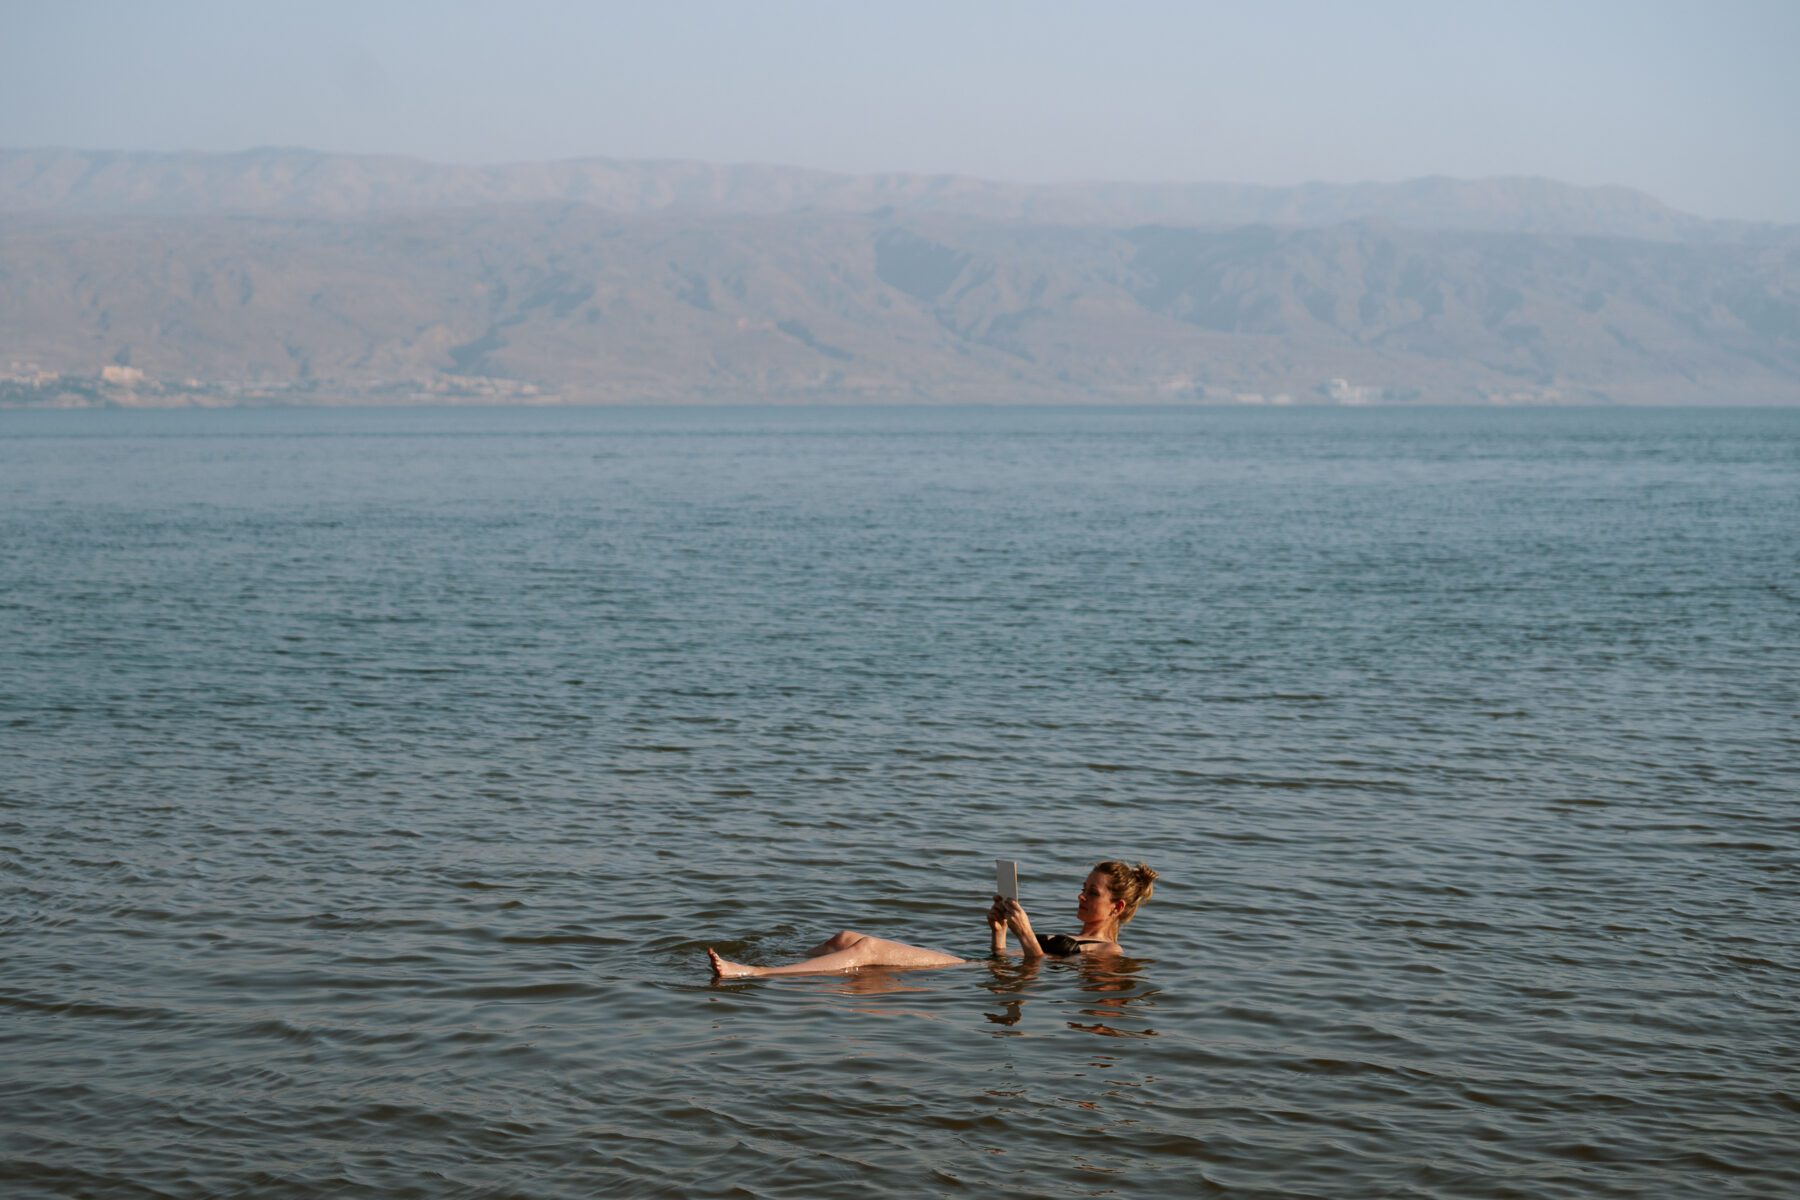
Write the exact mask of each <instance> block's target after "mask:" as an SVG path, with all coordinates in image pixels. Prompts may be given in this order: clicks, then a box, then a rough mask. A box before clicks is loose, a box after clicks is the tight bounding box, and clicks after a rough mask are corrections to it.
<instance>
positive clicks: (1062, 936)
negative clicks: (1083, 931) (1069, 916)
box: [1037, 933, 1106, 958]
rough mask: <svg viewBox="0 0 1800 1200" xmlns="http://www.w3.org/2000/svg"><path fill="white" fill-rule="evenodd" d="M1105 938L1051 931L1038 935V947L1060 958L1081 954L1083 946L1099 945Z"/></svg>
mask: <svg viewBox="0 0 1800 1200" xmlns="http://www.w3.org/2000/svg"><path fill="white" fill-rule="evenodd" d="M1105 940H1106V939H1104V938H1078V937H1070V936H1069V935H1068V934H1066V933H1050V934H1042V933H1040V934H1039V935H1038V940H1037V942H1038V948H1039V949H1040V950H1042V951H1043V952H1044V953H1045V954H1054V955H1055V956H1056V957H1058V958H1066V957H1068V956H1069V955H1071V954H1080V953H1081V948H1082V947H1083V946H1098V945H1099V944H1100V943H1101V942H1103V941H1105Z"/></svg>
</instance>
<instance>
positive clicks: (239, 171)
mask: <svg viewBox="0 0 1800 1200" xmlns="http://www.w3.org/2000/svg"><path fill="white" fill-rule="evenodd" d="M546 202H550V203H555V202H563V203H578V204H587V205H592V206H593V207H596V208H600V209H603V210H605V211H606V212H609V213H614V214H618V215H644V214H649V213H657V212H669V211H675V212H682V213H687V214H692V215H701V214H705V215H735V216H745V215H772V214H778V213H795V212H804V211H815V212H836V213H877V212H885V213H887V214H888V215H893V216H900V217H914V216H925V215H954V216H965V217H978V218H983V219H986V220H991V221H1022V222H1027V223H1033V224H1050V225H1101V226H1111V227H1119V226H1131V225H1182V226H1233V225H1247V224H1272V225H1283V226H1328V225H1338V224H1342V223H1344V222H1346V221H1361V220H1379V221H1384V222H1387V223H1390V224H1393V225H1397V226H1400V227H1403V228H1412V229H1459V230H1468V231H1485V232H1496V233H1544V234H1572V235H1597V236H1609V237H1628V238H1639V239H1649V240H1659V241H1708V242H1710V241H1740V240H1745V239H1752V240H1754V239H1758V238H1766V237H1778V238H1782V237H1785V238H1787V239H1788V240H1789V242H1790V244H1791V242H1792V240H1793V238H1794V232H1795V231H1794V230H1793V229H1791V228H1788V229H1785V230H1784V229H1783V228H1781V227H1771V226H1759V225H1750V224H1745V223H1740V222H1726V221H1708V220H1703V219H1701V218H1699V217H1695V216H1691V215H1688V214H1686V213H1681V212H1677V211H1676V210H1674V209H1671V208H1669V207H1667V206H1666V205H1664V204H1661V203H1659V202H1658V201H1656V200H1654V199H1652V198H1651V197H1649V196H1646V195H1644V194H1643V193H1641V192H1636V191H1632V190H1630V189H1627V188H1618V187H1600V188H1582V187H1571V186H1569V185H1568V184H1563V183H1557V182H1554V181H1552V180H1548V179H1522V178H1504V179H1480V180H1458V179H1448V178H1443V177H1434V178H1428V179H1415V180H1410V181H1407V182H1403V183H1358V184H1328V183H1310V184H1303V185H1300V186H1297V187H1258V186H1250V185H1243V184H1223V183H1068V184H1020V183H1003V182H995V181H992V180H983V179H974V178H968V177H964V176H954V175H901V174H887V175H841V174H833V173H831V172H826V171H811V170H803V169H800V168H796V167H780V166H754V165H751V166H744V165H739V166H716V165H712V164H708V163H697V162H633V161H622V160H615V159H603V158H588V159H573V160H568V161H562V162H549V163H515V164H508V165H502V166H458V165H447V164H440V163H431V162H424V161H420V160H418V159H411V158H400V157H374V156H358V155H346V154H322V153H319V152H316V151H312V150H303V149H283V148H273V149H259V150H247V151H243V152H241V153H237V154H141V153H123V152H110V151H89V150H65V149H36V150H0V213H25V212H36V213H62V214H73V213H84V214H95V215H98V214H139V215H186V216H196V215H208V214H225V213H281V214H291V215H302V214H311V215H354V214H368V213H381V212H394V211H401V210H414V211H417V210H427V209H440V208H464V207H479V206H490V205H496V204H535V203H546Z"/></svg>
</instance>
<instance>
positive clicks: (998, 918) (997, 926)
mask: <svg viewBox="0 0 1800 1200" xmlns="http://www.w3.org/2000/svg"><path fill="white" fill-rule="evenodd" d="M1002 903H1003V902H1002V900H1001V898H1000V897H999V896H995V897H994V903H993V904H992V905H991V906H990V907H989V908H988V911H987V923H988V933H989V934H991V935H992V936H993V945H994V953H995V954H1000V953H1002V952H1004V951H1005V949H1006V910H1005V909H1004V908H1002V907H1001V904H1002Z"/></svg>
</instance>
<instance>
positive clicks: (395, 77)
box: [0, 0, 1800, 222]
mask: <svg viewBox="0 0 1800 1200" xmlns="http://www.w3.org/2000/svg"><path fill="white" fill-rule="evenodd" d="M1797 59H1800V0H1706V2H1704V3H1690V2H1686V0H1680V2H1676V0H1667V2H1664V0H1631V2H1621V0H1558V2H1555V3H1551V2H1542V3H1540V2H1538V0H1490V2H1485V3H1474V2H1459V0H1435V2H1429V3H1427V2H1416V3H1415V2H1412V0H1357V2H1352V0H1343V2H1341V3H1324V2H1322V0H1319V2H1311V3H1303V2H1299V0H1292V2H1281V0H1273V2H1271V0H1263V2H1261V3H1257V4H1250V3H1245V2H1244V0H1235V2H1231V3H1217V4H1214V3H1202V2H1199V0H1195V2H1192V3H1130V2H1119V0H1113V2H1108V3H1098V2H1093V3H1036V4H1026V3H991V4H983V3H979V2H978V0H961V2H957V3H936V2H933V0H896V2H895V3H891V4H872V3H856V2H854V0H836V2H830V0H817V2H797V0H755V2H746V3H733V4H726V3H676V2H670V3H665V4H649V3H644V2H642V0H639V2H637V3H628V4H626V3H620V4H611V3H598V2H594V3H552V2H548V0H543V2H532V0H512V3H509V4H506V5H504V6H503V5H501V4H499V3H487V4H459V3H451V2H448V0H442V2H435V3H427V2H424V0H420V2H415V3H407V2H401V0H386V2H384V0H357V2H355V3H334V2H331V0H310V2H308V3H303V4H290V3H281V2H271V0H233V2H231V3H198V2H181V0H162V2H152V0H134V2H131V3H121V2H104V3H99V2H84V0H0V145H5V146H50V145H61V146H79V147H84V148H94V149H100V148H106V149H131V150H237V149H243V148H246V147H250V146H262V145H297V146H310V147H313V148H316V149H321V150H337V151H349V152H356V153H399V154H409V155H415V156H419V157H423V158H430V159H437V160H442V161H454V162H499V161H510V160H531V159H550V158H571V157H578V156H582V155H604V156H611V157H620V158H695V159H704V160H708V161H713V162H775V163H791V164H797V165H801V166H811V167H823V168H828V169H834V170H842V171H857V172H862V171H881V170H891V171H928V172H937V171H945V172H956V173H962V174H971V175H982V176H988V177H994V178H1004V179H1020V180H1069V179H1096V178H1112V179H1179V180H1223V181H1232V182H1248V183H1278V184H1279V183H1297V182H1301V181H1303V180H1309V179H1321V180H1331V181H1339V182H1348V181H1355V180H1396V179H1406V178H1412V177H1415V176H1419V175H1428V174H1446V175H1456V176H1462V177H1479V176H1486V175H1508V174H1523V175H1545V176H1549V177H1551V178H1555V179H1561V180H1566V181H1568V182H1571V183H1582V184H1598V183H1618V184H1625V185H1628V186H1631V187H1637V188H1642V189H1644V190H1645V191H1648V192H1650V193H1651V194H1653V195H1655V196H1657V197H1659V198H1660V199H1662V200H1665V201H1667V202H1668V203H1671V204H1674V205H1676V206H1677V207H1680V208H1684V209H1688V210H1690V211H1693V212H1697V213H1700V214H1702V215H1705V216H1726V217H1747V218H1752V219H1766V220H1782V221H1797V222H1800V71H1797V70H1796V69H1795V68H1794V63H1795V61H1796V60H1797Z"/></svg>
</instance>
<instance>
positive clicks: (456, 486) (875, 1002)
mask: <svg viewBox="0 0 1800 1200" xmlns="http://www.w3.org/2000/svg"><path fill="white" fill-rule="evenodd" d="M1796 531H1800V411H1786V412H1769V411H1761V412H1753V411H1687V412H1666V411H1563V412H1546V411H1534V412H1486V411H1483V412H1472V411H1435V412H1420V411H1392V410H1374V411H1349V412H1345V411H1291V412H1238V411H1219V410H1182V411H1173V410H1161V411H1128V412H1122V411H1108V410H1089V411H1043V410H1021V411H1011V410H937V411H930V410H898V411H896V410H890V411H855V412H842V411H836V412H834V411H819V410H754V409H742V410H716V409H715V410H682V411H648V410H586V411H520V410H512V411H389V412H367V411H363V412H304V411H280V412H224V413H157V414H132V413H116V412H97V413H37V414H31V413H0V569H3V575H0V897H3V901H0V1186H3V1187H4V1189H5V1191H6V1193H7V1194H8V1195H9V1196H91V1197H102V1198H112V1197H148V1196H163V1197H201V1196H250V1195H255V1196H258V1197H315V1196H327V1195H330V1196H401V1197H404V1196H418V1197H444V1196H459V1197H460V1196H530V1197H590V1196H596V1195H611V1194H617V1195H645V1196H662V1195H668V1196H677V1195H681V1196H769V1197H785V1196H841V1195H848V1194H866V1195H871V1196H877V1197H901V1196H915V1195H935V1194H943V1195H952V1194H968V1195H976V1196H983V1197H1013V1196H1019V1197H1024V1196H1054V1197H1062V1196H1177V1195H1206V1194H1221V1195H1232V1196H1247V1197H1261V1196H1266V1197H1275V1196H1317V1197H1443V1198H1463V1197H1531V1198H1534V1200H1535V1198H1543V1197H1550V1198H1555V1197H1578V1196H1579V1197H1589V1196H1619V1197H1627V1196H1631V1197H1635V1196H1791V1195H1794V1194H1796V1193H1800V1166H1797V1165H1796V1158H1795V1156H1794V1153H1793V1148H1794V1146H1795V1144H1796V1143H1797V1142H1800V1079H1797V1075H1796V1065H1797V1064H1796V1053H1795V1042H1796V1039H1795V1032H1796V1029H1797V1028H1800V949H1797V947H1800V899H1797V897H1800V810H1797V808H1796V803H1795V797H1796V795H1800V724H1797V723H1796V714H1797V713H1800V534H1797V532H1796ZM1001 855H1004V856H1009V857H1016V858H1019V859H1020V860H1021V861H1022V864H1023V866H1022V872H1023V876H1024V878H1023V887H1024V898H1025V901H1026V903H1027V905H1028V906H1029V907H1030V908H1031V909H1032V910H1033V913H1034V915H1035V917H1036V918H1037V922H1038V924H1039V925H1040V927H1042V928H1046V929H1052V930H1054V929H1064V928H1068V927H1069V926H1070V925H1071V924H1072V923H1073V911H1074V903H1075V892H1076V890H1077V888H1078V886H1079V884H1080V880H1081V877H1082V875H1083V874H1084V873H1085V871H1086V870H1087V867H1088V865H1089V864H1090V863H1091V862H1092V861H1093V860H1094V859H1096V858H1099V857H1103V856H1129V857H1132V858H1143V859H1147V860H1148V861H1150V862H1151V863H1152V864H1154V865H1155V866H1157V867H1158V868H1159V869H1160V870H1161V871H1162V872H1163V875H1164V879H1163V882H1162V884H1161V886H1160V887H1159V890H1158V893H1157V895H1156V898H1155V899H1154V900H1153V901H1151V903H1150V904H1149V905H1147V906H1146V907H1145V909H1144V910H1143V912H1142V914H1141V915H1140V916H1139V918H1138V920H1137V921H1136V922H1135V923H1134V924H1133V925H1132V926H1131V927H1130V929H1129V930H1128V936H1127V945H1128V946H1129V948H1130V949H1131V950H1132V952H1133V953H1134V955H1136V957H1134V958H1131V959H1128V960H1127V961H1125V962H1124V963H1123V964H1121V965H1119V966H1117V967H1116V968H1113V969H1099V968H1095V967H1091V966H1080V965H1073V964H1063V963H1052V964H1048V965H1044V966H1042V967H1040V968H1028V967H1025V966H1022V965H1021V964H1020V963H1018V962H1017V961H1016V960H1015V961H1011V962H1002V961H988V960H986V959H983V958H981V957H980V952H981V947H982V943H983V934H984V931H983V928H982V923H981V914H982V912H983V910H984V909H985V907H986V903H987V897H988V893H989V890H990V882H991V862H992V859H993V858H994V857H996V856H1001ZM845 926H849V927H853V928H859V929H864V930H868V931H870V932H875V933H879V934H883V935H887V936H894V937H902V938H906V939H909V940H914V941H919V942H923V943H926V944H929V945H934V946H938V947H942V948H944V949H948V950H952V951H956V952H960V953H965V954H969V955H973V956H976V958H975V961H973V962H971V963H970V964H968V965H965V966H963V967H958V968H952V969H948V970H943V971H935V972H869V973H866V974H863V975H861V976H856V977H823V978H803V979H793V978H790V979H782V980H774V981H752V982H736V983H729V984H716V983H713V982H712V981H710V980H709V978H708V976H707V973H706V970H705V961H704V954H703V949H704V947H705V946H707V945H709V944H711V945H716V946H718V947H719V949H720V950H721V951H722V952H723V953H725V954H726V955H727V956H728V957H735V958H742V959H745V960H748V961H753V962H776V961H780V960H782V959H784V958H786V957H789V956H791V955H794V954H796V953H798V952H799V951H800V950H802V949H803V948H804V947H805V946H807V945H808V944H810V943H811V942H813V941H816V940H818V939H819V938H821V937H823V936H824V935H826V934H829V933H831V932H832V931H834V930H836V929H838V928H841V927H845Z"/></svg>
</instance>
